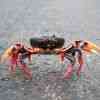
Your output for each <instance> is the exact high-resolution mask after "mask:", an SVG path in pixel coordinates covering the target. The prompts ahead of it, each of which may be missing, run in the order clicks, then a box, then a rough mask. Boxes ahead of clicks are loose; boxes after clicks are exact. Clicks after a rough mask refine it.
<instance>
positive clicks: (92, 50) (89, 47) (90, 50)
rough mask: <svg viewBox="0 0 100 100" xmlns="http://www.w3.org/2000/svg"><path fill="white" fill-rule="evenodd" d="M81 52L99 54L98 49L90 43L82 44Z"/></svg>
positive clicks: (99, 50) (99, 48) (99, 49)
mask: <svg viewBox="0 0 100 100" xmlns="http://www.w3.org/2000/svg"><path fill="white" fill-rule="evenodd" d="M82 50H84V51H85V52H88V53H95V54H99V53H100V47H99V46H97V45H96V44H94V43H92V42H90V41H85V42H84V44H83V45H82Z"/></svg>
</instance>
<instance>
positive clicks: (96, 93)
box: [0, 0, 100, 100]
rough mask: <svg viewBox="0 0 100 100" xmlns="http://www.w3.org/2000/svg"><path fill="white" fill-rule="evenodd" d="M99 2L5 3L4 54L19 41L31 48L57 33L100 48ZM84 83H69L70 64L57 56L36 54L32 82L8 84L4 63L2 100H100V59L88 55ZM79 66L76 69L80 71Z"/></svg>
mask: <svg viewBox="0 0 100 100" xmlns="http://www.w3.org/2000/svg"><path fill="white" fill-rule="evenodd" d="M99 4H100V2H99V0H0V53H1V54H2V52H3V50H4V49H5V48H7V47H9V46H10V45H11V44H12V43H13V42H16V41H20V42H23V43H25V44H26V45H28V46H30V45H29V39H30V37H35V36H36V37H37V36H38V37H39V36H44V35H52V34H55V35H56V36H58V37H63V38H65V40H66V43H65V46H67V45H68V44H69V41H70V40H71V41H73V40H75V39H86V40H89V41H92V42H94V43H96V44H97V45H99V46H100V21H99V20H100V13H99V12H100V7H99ZM84 58H85V64H84V71H83V73H82V75H81V78H80V79H79V80H76V81H74V80H65V79H63V78H62V77H63V74H64V71H65V69H66V66H67V64H68V61H67V60H66V61H65V62H64V64H60V62H59V59H58V57H57V56H55V55H33V61H32V65H29V67H30V68H31V69H32V72H33V79H32V81H23V80H21V79H20V80H15V79H10V80H3V79H2V78H3V77H6V74H8V70H7V64H6V63H5V64H0V100H100V55H95V54H92V55H90V56H88V57H86V56H85V55H84ZM77 66H78V65H76V67H77Z"/></svg>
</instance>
